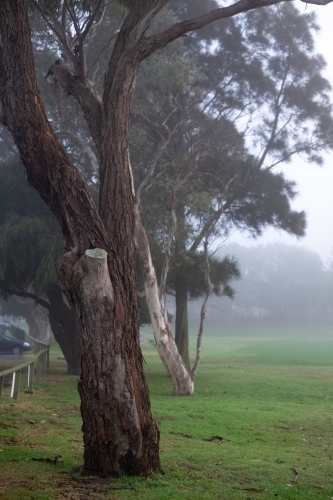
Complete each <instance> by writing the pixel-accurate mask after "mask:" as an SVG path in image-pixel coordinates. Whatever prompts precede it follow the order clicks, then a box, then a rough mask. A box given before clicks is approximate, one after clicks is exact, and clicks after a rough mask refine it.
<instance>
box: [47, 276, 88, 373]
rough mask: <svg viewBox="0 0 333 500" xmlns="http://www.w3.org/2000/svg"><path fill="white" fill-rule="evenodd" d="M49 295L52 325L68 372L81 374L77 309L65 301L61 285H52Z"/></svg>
mask: <svg viewBox="0 0 333 500" xmlns="http://www.w3.org/2000/svg"><path fill="white" fill-rule="evenodd" d="M47 297H48V299H49V301H50V309H49V321H50V325H51V328H52V332H53V335H54V338H55V340H56V341H57V342H58V344H59V346H60V349H61V351H62V353H63V355H64V357H65V360H66V362H67V373H68V374H69V375H80V360H79V331H78V322H77V319H76V315H75V311H74V309H73V308H71V307H69V306H68V305H67V304H66V303H65V301H64V297H63V293H62V290H61V288H60V286H59V285H54V286H52V288H51V289H50V290H49V291H48V293H47Z"/></svg>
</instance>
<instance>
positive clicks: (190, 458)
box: [0, 327, 333, 500]
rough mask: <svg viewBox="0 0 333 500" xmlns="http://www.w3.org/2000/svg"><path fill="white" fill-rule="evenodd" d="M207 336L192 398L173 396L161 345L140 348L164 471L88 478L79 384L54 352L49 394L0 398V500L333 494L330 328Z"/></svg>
mask: <svg viewBox="0 0 333 500" xmlns="http://www.w3.org/2000/svg"><path fill="white" fill-rule="evenodd" d="M208 333H209V335H208V336H207V337H206V338H205V339H204V342H203V361H202V365H201V367H200V368H199V373H198V377H197V380H196V392H195V395H194V396H191V397H185V398H175V397H172V396H171V383H170V379H169V378H168V376H167V375H166V374H165V372H164V369H163V367H162V365H161V362H160V361H159V358H158V356H157V353H156V351H155V349H154V348H153V347H152V346H150V345H149V344H146V345H145V346H144V348H143V353H144V357H145V360H146V373H147V377H148V382H149V386H150V391H151V398H152V407H153V413H154V416H155V418H156V419H157V420H158V422H159V426H160V430H161V461H162V468H163V471H164V474H163V475H162V474H158V475H156V476H154V477H151V478H120V479H112V480H107V479H103V478H96V477H84V476H82V475H81V474H80V466H81V465H82V438H81V431H80V427H81V421H80V413H79V398H78V395H77V392H76V382H77V381H76V377H69V376H66V375H65V374H64V361H63V360H61V359H59V358H61V353H60V351H59V350H58V349H57V348H53V350H52V353H51V369H50V370H49V372H48V373H47V374H46V376H45V378H44V380H43V382H42V384H41V387H40V389H37V390H35V391H34V394H33V395H30V394H24V392H21V393H20V395H19V399H18V401H13V400H10V399H9V396H8V394H9V389H5V390H4V397H3V398H2V399H1V400H0V461H1V464H0V500H14V499H15V500H22V499H24V500H30V499H31V500H54V499H59V500H60V499H72V500H88V499H89V500H95V499H96V500H99V499H113V500H120V499H124V500H125V499H140V500H141V499H142V500H157V499H158V500H164V499H171V500H172V499H174V500H177V499H188V500H190V499H191V500H203V499H228V500H237V499H250V500H252V499H255V498H265V499H268V500H270V499H274V498H277V499H279V498H280V499H296V498H297V499H301V500H306V499H313V498H318V499H319V498H320V499H321V498H322V499H331V498H333V462H332V458H333V433H332V427H333V412H332V410H333V335H332V334H328V330H326V331H324V330H321V331H316V332H315V333H316V338H314V337H313V336H311V335H310V333H311V332H308V331H304V330H299V331H298V330H297V329H296V330H295V329H292V328H290V329H286V328H284V329H282V330H281V328H280V329H279V328H278V327H276V328H275V330H274V331H273V330H270V331H268V330H267V329H266V331H265V329H263V328H262V329H261V330H260V331H259V330H258V329H257V330H256V331H254V330H251V329H246V330H244V331H237V332H236V331H231V330H230V331H228V332H225V335H224V336H223V337H220V336H218V335H217V332H215V331H213V330H210V331H209V332H208ZM312 333H313V332H312ZM193 342H194V339H193ZM23 383H24V379H23ZM212 436H220V437H221V438H223V442H222V443H220V440H218V439H214V440H212V441H207V440H208V439H210V438H211V437H212ZM59 455H61V458H59V459H58V460H57V461H56V463H55V464H54V463H51V462H50V461H48V460H46V461H40V460H34V459H52V460H53V459H54V458H55V457H56V456H59ZM296 474H298V476H296ZM296 479H297V480H296Z"/></svg>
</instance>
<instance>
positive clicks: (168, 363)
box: [135, 209, 194, 396]
mask: <svg viewBox="0 0 333 500" xmlns="http://www.w3.org/2000/svg"><path fill="white" fill-rule="evenodd" d="M135 216H136V225H135V238H136V245H137V252H138V257H139V260H140V265H141V269H142V272H143V275H144V283H145V292H146V298H147V305H148V308H149V313H150V317H151V321H152V327H153V331H154V336H155V342H156V347H157V350H158V354H159V356H160V358H161V360H162V362H163V364H164V366H165V368H166V370H167V371H168V373H169V374H170V376H171V378H172V382H173V394H174V395H175V396H187V395H190V394H193V392H194V385H193V381H192V379H191V376H190V374H189V372H188V370H187V368H186V366H185V364H184V362H183V360H182V357H181V356H180V354H179V352H178V349H177V345H176V343H175V341H174V338H173V336H172V333H171V330H170V327H169V324H168V321H167V317H166V311H165V309H164V306H163V302H162V301H161V300H160V296H159V289H158V283H157V277H156V274H155V269H154V266H153V262H152V259H151V254H150V248H149V243H148V238H147V235H146V232H145V230H144V228H143V226H142V223H141V219H140V213H139V211H138V209H136V212H135Z"/></svg>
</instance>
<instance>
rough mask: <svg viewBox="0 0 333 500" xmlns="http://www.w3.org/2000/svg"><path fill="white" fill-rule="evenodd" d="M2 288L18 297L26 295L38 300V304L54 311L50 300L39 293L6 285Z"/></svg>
mask: <svg viewBox="0 0 333 500" xmlns="http://www.w3.org/2000/svg"><path fill="white" fill-rule="evenodd" d="M1 288H2V290H3V291H4V292H5V293H7V294H8V295H16V296H17V297H24V298H26V299H32V300H34V301H35V302H36V304H39V305H40V306H42V307H45V309H47V310H48V311H49V312H52V307H51V304H50V303H49V302H47V301H46V300H44V299H42V298H41V297H39V296H38V295H36V294H35V293H32V292H23V291H22V290H11V289H10V288H7V287H6V286H1Z"/></svg>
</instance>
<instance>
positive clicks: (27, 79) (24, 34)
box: [0, 0, 160, 475]
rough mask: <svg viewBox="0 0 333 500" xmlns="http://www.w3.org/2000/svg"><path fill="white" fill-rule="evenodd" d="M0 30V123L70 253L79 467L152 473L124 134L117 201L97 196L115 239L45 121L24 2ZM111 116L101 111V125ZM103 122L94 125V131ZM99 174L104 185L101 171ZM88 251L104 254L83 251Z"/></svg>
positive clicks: (1, 14)
mask: <svg viewBox="0 0 333 500" xmlns="http://www.w3.org/2000/svg"><path fill="white" fill-rule="evenodd" d="M0 32H1V49H0V96H1V101H2V115H1V120H2V123H4V124H5V125H6V126H7V127H8V128H9V129H10V131H11V133H12V135H13V137H14V141H15V143H16V145H17V147H18V149H19V152H20V155H21V159H22V162H23V164H24V167H25V169H26V173H27V177H28V180H29V182H30V184H31V185H33V186H34V187H35V188H36V189H37V191H38V192H39V194H40V195H41V196H42V198H43V199H44V201H45V203H46V204H47V205H48V206H49V207H50V209H51V210H52V211H53V213H54V214H55V216H56V217H57V219H58V221H59V223H60V225H61V228H62V231H63V234H64V236H65V239H66V243H67V247H68V250H69V252H68V253H67V254H66V255H65V256H64V257H63V258H62V259H61V260H60V261H59V263H58V265H57V272H58V276H59V279H60V282H61V284H62V286H63V289H64V291H65V292H66V295H67V298H68V299H69V300H70V302H71V303H72V304H73V305H74V308H75V311H76V314H77V318H78V322H79V328H80V341H79V353H80V359H81V377H80V381H79V392H80V396H81V413H82V418H83V438H84V466H85V468H86V469H87V470H89V471H90V472H96V473H100V472H102V473H105V474H108V475H119V474H123V473H125V474H149V473H151V472H156V471H158V470H159V468H160V464H159V431H158V428H157V425H156V422H155V421H154V420H153V419H152V415H151V410H150V402H149V394H148V388H147V385H146V382H145V378H144V374H143V363H142V355H141V351H140V347H139V328H138V305H137V299H136V297H135V292H134V291H135V289H136V287H135V276H134V269H135V262H134V248H133V241H131V240H133V230H134V225H133V197H132V186H131V183H130V182H129V168H128V169H127V170H128V172H126V167H127V166H128V165H127V164H128V159H127V163H126V161H125V165H124V164H121V163H119V162H118V160H119V159H121V160H123V159H124V147H126V152H127V145H126V141H125V142H124V141H123V143H122V144H121V145H120V148H119V150H118V151H119V154H118V157H117V161H115V162H113V163H112V168H114V169H115V172H114V176H115V178H117V180H118V183H117V186H114V187H116V188H117V193H116V197H117V200H116V201H117V203H118V204H116V202H115V203H114V204H112V205H107V204H105V203H102V210H104V213H103V218H104V220H109V221H110V220H111V219H112V217H113V216H114V215H115V210H118V209H120V210H121V213H120V214H117V221H116V222H115V226H116V227H119V233H118V234H117V237H116V238H115V233H114V232H113V229H112V227H110V226H112V222H110V226H109V227H108V232H107V231H106V230H105V227H104V225H103V222H102V220H101V218H100V217H99V214H98V212H97V210H96V207H95V205H94V202H93V200H92V199H91V197H90V195H89V193H88V192H87V190H86V188H85V185H84V182H83V180H82V177H81V176H80V175H79V173H78V172H77V170H76V169H75V168H74V167H73V165H72V164H71V163H70V161H69V160H68V158H67V156H66V155H65V153H64V151H63V150H62V148H61V147H60V145H59V143H58V141H57V139H56V137H55V135H54V133H53V131H52V129H51V127H50V125H49V123H48V122H47V119H46V116H45V112H44V108H43V105H42V102H41V100H40V95H39V91H38V88H37V84H36V79H35V70H34V64H33V56H32V49H31V43H30V30H29V25H28V16H27V10H26V2H25V1H24V0H1V3H0ZM13 61H15V64H13ZM115 90H117V89H115ZM127 90H128V89H127ZM122 91H123V92H125V91H126V88H125V89H122ZM108 98H113V96H112V95H111V96H110V95H108ZM116 116H119V112H117V113H116ZM109 118H110V116H109V115H108V113H105V120H106V122H107V120H108V119H109ZM127 119H128V118H127V117H125V120H127ZM106 122H104V124H103V123H101V124H100V129H101V130H102V129H103V128H104V126H105V125H106ZM105 128H106V127H105ZM108 132H110V133H111V134H112V133H114V132H116V131H115V130H112V127H111V129H109V131H106V133H105V136H106V137H107V139H106V141H105V143H104V145H103V148H104V151H103V153H102V157H103V158H104V161H105V164H107V160H106V158H107V157H108V155H110V156H111V157H112V156H113V154H112V150H111V149H110V148H111V147H112V145H113V143H112V140H111V138H110V136H109V133H108ZM126 132H127V131H126V130H125V133H126ZM116 135H117V134H116ZM117 139H119V136H118V137H117ZM123 168H125V170H124V171H123ZM122 172H123V175H124V177H122ZM103 175H104V177H103V179H104V184H105V177H107V173H106V172H105V171H104V172H103ZM110 182H111V181H110ZM104 187H105V186H104ZM102 188H103V186H102ZM104 192H105V191H103V193H104ZM121 218H122V220H121ZM119 221H120V226H119ZM111 237H112V239H114V238H115V245H114V246H115V247H116V249H117V253H116V252H115V250H114V248H113V245H111V243H110V239H111ZM126 243H128V247H129V248H128V249H126ZM96 248H97V249H102V252H101V253H100V254H99V252H98V251H97V253H94V251H92V253H89V252H90V250H91V249H96ZM87 251H88V253H87ZM106 255H107V258H106Z"/></svg>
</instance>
